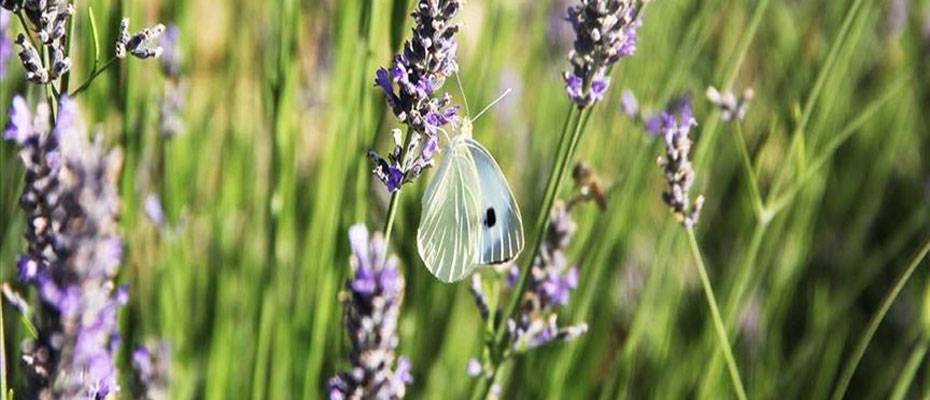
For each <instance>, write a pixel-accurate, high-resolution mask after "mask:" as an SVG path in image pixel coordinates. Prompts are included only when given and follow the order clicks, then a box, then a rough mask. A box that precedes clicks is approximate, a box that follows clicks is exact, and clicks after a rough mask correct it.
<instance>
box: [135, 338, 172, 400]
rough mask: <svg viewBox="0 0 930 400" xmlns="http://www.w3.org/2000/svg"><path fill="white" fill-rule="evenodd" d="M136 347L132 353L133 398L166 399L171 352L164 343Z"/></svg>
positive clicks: (147, 399) (146, 399)
mask: <svg viewBox="0 0 930 400" xmlns="http://www.w3.org/2000/svg"><path fill="white" fill-rule="evenodd" d="M150 347H151V348H152V349H150V348H149V347H147V346H138V347H136V348H135V350H133V351H132V357H131V358H132V360H131V362H132V369H133V379H134V381H135V382H134V384H135V386H134V393H133V398H136V399H145V400H161V399H167V398H168V383H169V379H170V370H169V367H170V366H171V351H170V349H169V348H168V345H167V344H166V343H158V344H156V345H154V346H150Z"/></svg>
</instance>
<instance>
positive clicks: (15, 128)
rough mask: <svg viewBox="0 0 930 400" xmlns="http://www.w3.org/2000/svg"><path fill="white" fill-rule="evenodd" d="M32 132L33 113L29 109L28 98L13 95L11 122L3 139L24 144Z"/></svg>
mask: <svg viewBox="0 0 930 400" xmlns="http://www.w3.org/2000/svg"><path fill="white" fill-rule="evenodd" d="M32 134H33V130H32V113H31V112H30V111H29V106H28V105H27V104H26V99H24V98H23V97H22V96H19V95H17V96H16V97H13V104H12V106H11V107H10V122H9V124H8V125H7V127H6V129H5V130H4V131H3V139H5V140H9V141H11V142H13V143H16V144H18V145H20V146H22V145H23V144H24V143H26V140H27V139H29V137H30V136H32Z"/></svg>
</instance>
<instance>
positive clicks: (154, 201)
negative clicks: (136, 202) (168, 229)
mask: <svg viewBox="0 0 930 400" xmlns="http://www.w3.org/2000/svg"><path fill="white" fill-rule="evenodd" d="M143 209H144V210H145V216H146V217H148V219H149V221H151V222H152V224H154V225H155V226H156V227H159V228H162V227H164V226H165V210H164V209H163V208H162V206H161V200H159V199H158V196H156V195H154V194H151V193H150V194H149V195H148V196H145V202H144V204H143Z"/></svg>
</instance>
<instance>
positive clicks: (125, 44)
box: [116, 18, 165, 60]
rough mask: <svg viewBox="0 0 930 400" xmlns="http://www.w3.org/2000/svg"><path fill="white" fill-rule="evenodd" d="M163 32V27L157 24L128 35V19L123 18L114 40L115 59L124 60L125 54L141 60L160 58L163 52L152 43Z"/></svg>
mask: <svg viewBox="0 0 930 400" xmlns="http://www.w3.org/2000/svg"><path fill="white" fill-rule="evenodd" d="M164 31H165V26H164V25H162V24H157V25H155V26H152V27H149V28H145V29H142V30H141V31H139V32H137V33H135V34H132V35H130V34H129V18H123V20H122V21H120V24H119V34H118V35H117V39H116V57H117V58H126V55H127V53H128V54H131V55H132V56H133V57H136V58H139V59H142V60H144V59H147V58H158V57H160V56H161V53H162V51H164V50H163V49H162V48H161V46H157V45H155V44H154V43H156V42H157V40H158V37H159V36H161V34H162V33H163V32H164Z"/></svg>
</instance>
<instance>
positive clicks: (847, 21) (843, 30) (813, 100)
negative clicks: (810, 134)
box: [798, 0, 862, 133]
mask: <svg viewBox="0 0 930 400" xmlns="http://www.w3.org/2000/svg"><path fill="white" fill-rule="evenodd" d="M861 6H862V0H855V2H854V3H853V4H852V6H850V7H849V11H847V12H846V16H845V17H843V23H842V25H840V32H839V34H838V35H837V38H836V41H834V42H833V45H832V46H830V51H829V53H827V59H826V61H825V62H824V64H823V67H822V68H821V69H820V73H819V74H817V80H816V81H815V82H814V88H813V89H811V93H810V96H808V98H807V101H805V102H804V108H803V110H804V111H803V112H802V113H801V121H800V123H799V124H798V132H799V133H803V132H804V129H805V128H806V127H807V123H808V122H809V121H810V118H811V115H812V114H813V113H814V104H817V100H818V98H819V97H820V92H821V91H822V90H823V87H824V85H826V83H827V77H828V76H830V75H831V73H830V72H832V71H833V65H835V64H836V60H837V58H838V56H839V53H840V48H841V47H842V44H843V43H844V42H846V37H847V36H848V35H849V30H850V29H852V24H853V21H854V20H855V17H856V14H857V13H858V11H859V8H861Z"/></svg>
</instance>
